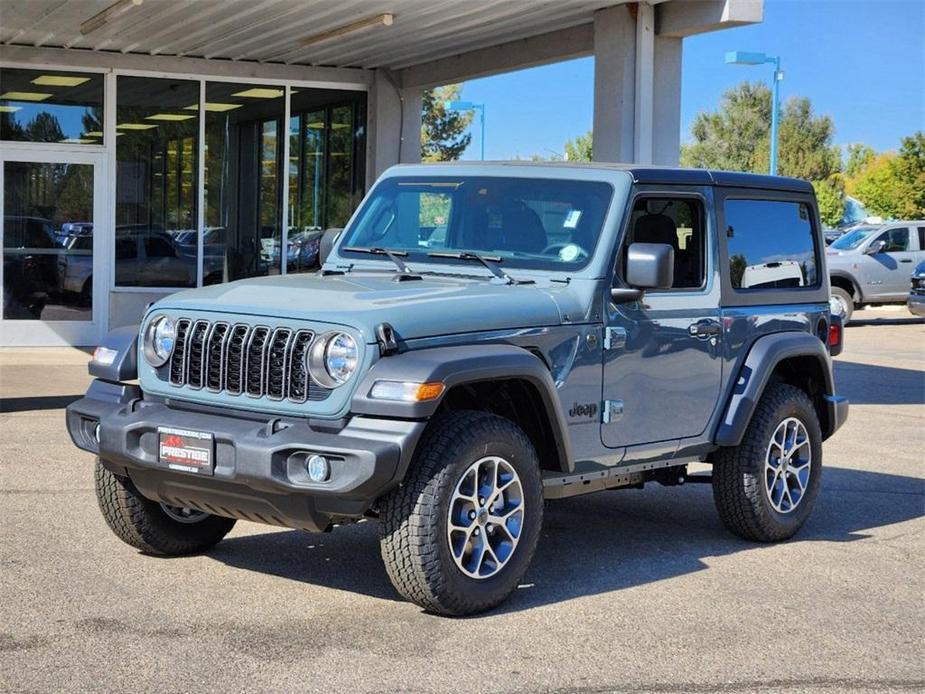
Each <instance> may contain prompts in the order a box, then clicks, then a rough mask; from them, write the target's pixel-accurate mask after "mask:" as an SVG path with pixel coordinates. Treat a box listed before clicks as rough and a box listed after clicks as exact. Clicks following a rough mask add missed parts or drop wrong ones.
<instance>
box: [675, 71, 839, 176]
mask: <svg viewBox="0 0 925 694" xmlns="http://www.w3.org/2000/svg"><path fill="white" fill-rule="evenodd" d="M834 134H835V128H834V125H833V123H832V119H831V118H829V117H828V116H816V115H814V114H813V110H812V104H811V103H810V100H809V99H807V98H805V97H793V98H791V99H789V100H788V101H787V102H786V104H784V107H783V108H782V109H781V117H780V132H779V134H778V167H779V173H780V174H781V175H783V176H796V177H798V178H803V179H807V180H811V181H821V180H825V179H827V178H828V177H829V176H831V175H832V174H834V173H837V172H838V171H839V170H840V168H841V160H840V153H839V150H838V148H836V147H834V146H833V145H832V138H833V136H834ZM691 136H692V138H693V142H691V143H690V144H687V145H684V146H683V147H682V148H681V163H682V164H683V165H685V166H692V167H696V168H705V169H725V170H729V171H750V172H753V173H764V172H765V171H767V170H768V162H769V161H770V150H771V90H770V89H769V88H768V87H767V85H765V84H763V83H761V82H758V83H754V84H753V83H751V82H743V83H742V84H740V85H739V86H737V87H735V88H733V89H730V90H728V91H727V92H726V93H724V94H723V98H722V102H721V103H720V108H719V110H718V111H716V112H713V113H710V112H703V113H700V114H698V115H697V117H696V118H695V119H694V122H693V124H692V125H691Z"/></svg>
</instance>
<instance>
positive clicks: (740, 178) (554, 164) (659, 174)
mask: <svg viewBox="0 0 925 694" xmlns="http://www.w3.org/2000/svg"><path fill="white" fill-rule="evenodd" d="M411 166H420V164H418V165H413V164H412V165H411ZM424 166H452V167H457V166H459V167H467V166H472V167H479V168H481V167H492V166H505V167H508V166H510V167H528V168H546V167H549V168H570V169H608V170H612V171H626V172H627V173H629V174H630V175H631V176H632V177H633V179H634V181H635V182H636V183H652V184H659V183H664V184H686V185H699V186H730V187H735V188H762V189H765V190H783V191H789V192H793V193H812V192H813V187H812V185H811V184H810V183H809V182H808V181H804V180H802V179H799V178H790V177H788V176H769V175H766V174H753V173H743V172H741V171H714V170H711V169H685V168H681V167H677V166H646V165H642V164H609V163H604V162H574V161H542V162H537V161H516V160H515V161H454V162H433V163H425V164H424Z"/></svg>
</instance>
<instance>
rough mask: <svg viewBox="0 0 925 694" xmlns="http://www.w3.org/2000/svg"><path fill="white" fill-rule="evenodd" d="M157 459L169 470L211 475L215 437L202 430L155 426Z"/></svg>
mask: <svg viewBox="0 0 925 694" xmlns="http://www.w3.org/2000/svg"><path fill="white" fill-rule="evenodd" d="M157 436H158V442H157V460H158V462H159V463H161V464H162V465H166V466H167V467H169V468H170V469H171V470H180V471H182V472H193V473H196V474H199V475H211V474H212V468H213V459H214V452H215V438H214V437H213V436H212V434H209V433H206V432H204V431H189V430H187V429H174V428H173V427H158V428H157Z"/></svg>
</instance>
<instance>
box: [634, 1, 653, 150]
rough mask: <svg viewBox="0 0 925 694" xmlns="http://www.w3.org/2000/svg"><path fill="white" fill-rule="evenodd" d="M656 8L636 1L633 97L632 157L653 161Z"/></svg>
mask: <svg viewBox="0 0 925 694" xmlns="http://www.w3.org/2000/svg"><path fill="white" fill-rule="evenodd" d="M654 79H655V8H654V7H652V5H650V4H649V3H646V2H640V3H639V4H638V5H636V69H635V74H634V81H635V85H636V99H635V103H634V107H635V108H634V109H633V154H634V156H633V161H634V162H635V163H637V164H651V163H652V137H653V133H654V132H655V131H654V130H653V127H652V119H653V100H654V96H653V95H654V90H655V86H654V84H653V82H654Z"/></svg>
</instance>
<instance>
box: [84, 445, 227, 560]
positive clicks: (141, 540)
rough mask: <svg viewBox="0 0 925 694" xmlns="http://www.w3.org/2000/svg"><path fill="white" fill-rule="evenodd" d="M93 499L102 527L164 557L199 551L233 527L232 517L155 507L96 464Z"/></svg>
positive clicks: (160, 506) (133, 545)
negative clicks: (94, 498) (101, 513)
mask: <svg viewBox="0 0 925 694" xmlns="http://www.w3.org/2000/svg"><path fill="white" fill-rule="evenodd" d="M95 483H96V485H95V486H96V499H97V501H98V502H99V505H100V511H102V512H103V518H105V519H106V524H107V525H108V526H109V528H110V529H111V530H112V531H113V532H114V533H115V534H116V537H118V538H119V539H120V540H122V541H123V542H125V543H126V544H128V545H131V546H132V547H134V548H136V549H139V550H141V551H142V552H145V553H146V554H154V555H158V556H164V557H178V556H183V555H186V554H196V553H198V552H203V551H205V550H207V549H209V548H210V547H213V546H214V545H216V544H218V543H219V542H220V541H221V540H222V538H224V537H225V535H227V534H228V532H229V531H230V530H231V529H232V528H233V527H234V524H235V520H234V519H233V518H222V517H221V516H213V515H210V514H208V513H202V512H199V511H192V510H190V509H180V508H175V507H173V506H166V505H163V504H159V503H157V502H156V501H151V500H150V499H146V498H145V497H143V496H141V494H139V493H138V490H137V489H135V485H133V484H132V482H131V480H129V479H127V478H124V477H119V476H117V475H114V474H113V473H112V472H110V471H109V470H107V469H106V468H105V467H103V464H102V463H101V462H100V461H99V460H97V461H96V475H95Z"/></svg>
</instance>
